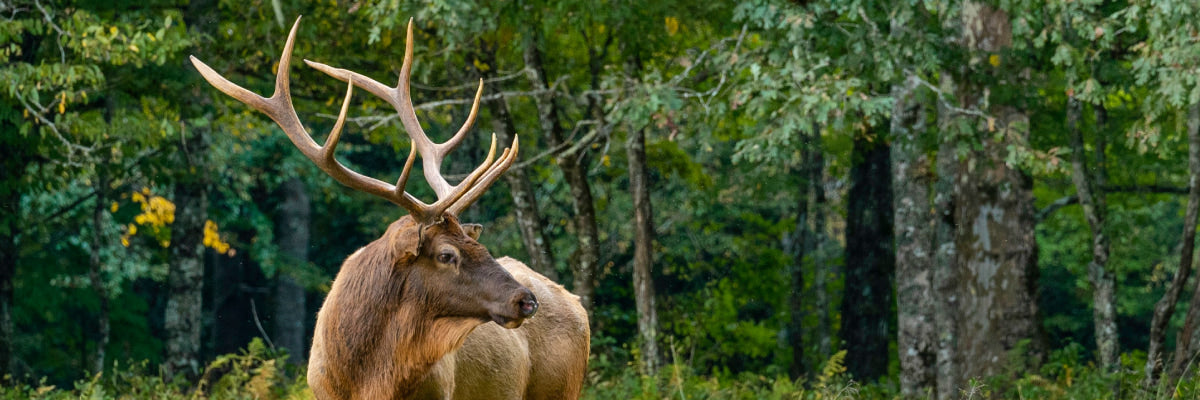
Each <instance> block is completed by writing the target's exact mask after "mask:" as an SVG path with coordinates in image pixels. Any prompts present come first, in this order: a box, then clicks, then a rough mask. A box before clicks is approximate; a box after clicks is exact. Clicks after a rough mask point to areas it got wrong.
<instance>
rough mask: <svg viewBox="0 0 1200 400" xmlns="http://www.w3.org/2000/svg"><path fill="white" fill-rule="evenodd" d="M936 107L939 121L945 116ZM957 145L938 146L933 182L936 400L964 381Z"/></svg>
mask: <svg viewBox="0 0 1200 400" xmlns="http://www.w3.org/2000/svg"><path fill="white" fill-rule="evenodd" d="M945 111H946V110H943V109H941V107H939V111H938V113H939V115H940V116H939V118H942V116H945V115H946V112H945ZM956 147H957V144H956V143H955V142H953V141H951V140H946V141H943V142H942V143H940V144H939V145H938V153H937V180H936V181H934V184H933V210H934V222H933V223H934V233H933V236H934V237H933V248H934V255H933V276H934V282H935V283H934V285H933V290H934V300H935V301H936V307H935V308H934V312H933V325H934V330H935V332H937V368H936V379H937V399H938V400H950V399H957V398H958V389H959V388H960V387H962V384H963V382H964V381H961V380H959V373H958V367H959V365H961V364H962V359H961V358H960V357H959V353H958V327H959V321H960V320H961V318H960V316H959V313H958V310H959V301H958V300H959V299H958V294H957V292H956V290H957V288H958V280H959V277H958V276H959V273H958V257H957V254H956V251H955V247H954V227H955V225H956V222H955V220H954V209H955V200H954V199H955V195H954V181H955V180H956V179H957V178H958V175H959V164H958V159H957V157H955V149H956Z"/></svg>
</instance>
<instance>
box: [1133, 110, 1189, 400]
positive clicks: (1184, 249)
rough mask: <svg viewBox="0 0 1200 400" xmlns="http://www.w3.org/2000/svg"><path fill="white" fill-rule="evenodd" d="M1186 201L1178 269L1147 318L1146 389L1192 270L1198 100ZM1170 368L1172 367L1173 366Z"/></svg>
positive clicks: (1159, 364) (1160, 362)
mask: <svg viewBox="0 0 1200 400" xmlns="http://www.w3.org/2000/svg"><path fill="white" fill-rule="evenodd" d="M1187 127H1188V128H1187V129H1188V131H1187V134H1188V174H1189V179H1188V202H1187V209H1186V211H1185V212H1184V219H1183V235H1182V239H1181V240H1180V242H1179V270H1178V271H1176V272H1175V277H1174V278H1173V279H1171V284H1170V286H1167V291H1166V293H1163V297H1162V298H1161V299H1159V300H1158V303H1155V304H1154V316H1153V319H1152V320H1151V321H1150V339H1149V340H1150V343H1149V346H1148V350H1147V351H1146V380H1145V385H1144V386H1145V388H1146V389H1147V390H1149V389H1151V388H1153V387H1154V386H1155V385H1157V384H1158V378H1159V376H1160V375H1161V374H1162V369H1163V365H1164V364H1163V362H1164V360H1163V359H1162V355H1163V354H1164V353H1166V351H1164V350H1165V349H1163V343H1165V342H1166V341H1167V323H1168V322H1170V321H1171V316H1173V315H1175V305H1176V304H1177V303H1178V302H1179V295H1180V293H1181V292H1182V291H1183V287H1184V285H1186V284H1187V280H1188V277H1190V276H1191V274H1192V264H1193V262H1194V258H1193V256H1192V255H1193V254H1194V251H1195V243H1196V218H1197V216H1198V215H1200V103H1198V104H1195V105H1192V106H1191V107H1190V109H1189V111H1188V124H1187ZM1172 369H1173V368H1172Z"/></svg>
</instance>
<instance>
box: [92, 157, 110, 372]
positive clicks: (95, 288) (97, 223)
mask: <svg viewBox="0 0 1200 400" xmlns="http://www.w3.org/2000/svg"><path fill="white" fill-rule="evenodd" d="M104 167H105V165H104V163H100V165H97V175H98V176H97V177H96V181H95V192H96V203H95V204H94V205H93V207H92V237H91V249H90V250H91V251H90V254H89V255H88V264H89V265H88V281H89V283H90V284H91V286H92V292H94V293H95V295H96V296H97V297H98V298H99V300H100V312H99V315H97V316H96V348H95V350H94V351H93V352H92V360H91V361H92V365H91V372H92V373H93V374H98V373H101V372H104V360H105V358H106V357H107V356H106V354H105V350H106V349H107V348H108V339H109V332H110V331H111V328H110V325H109V298H108V289H106V286H105V285H104V277H103V276H102V275H103V269H104V265H103V264H102V262H101V260H100V250H101V249H102V248H103V247H104V246H105V243H104V213H105V212H106V211H105V208H107V204H106V203H107V202H108V189H109V180H108V176H107V174H105V173H104V171H103V168H104Z"/></svg>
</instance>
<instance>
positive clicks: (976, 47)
mask: <svg viewBox="0 0 1200 400" xmlns="http://www.w3.org/2000/svg"><path fill="white" fill-rule="evenodd" d="M962 29H963V40H962V43H963V44H964V45H965V46H966V50H967V51H968V52H969V53H970V54H971V56H972V59H986V58H987V57H990V56H989V55H990V54H995V53H997V52H1002V51H1004V49H1006V48H1008V47H1009V46H1010V45H1011V43H1012V26H1011V21H1010V18H1009V16H1008V14H1007V13H1006V12H1005V11H1003V10H1001V9H999V8H994V7H991V6H988V5H984V4H982V3H978V2H968V3H966V4H965V5H964V6H963V13H962ZM964 68H966V69H970V68H972V66H970V65H966V66H964ZM964 76H970V75H969V74H965V73H964ZM1013 79H1018V78H1017V77H1013ZM1006 81H1007V82H1010V83H1009V84H1010V85H1011V84H1013V83H1012V81H1011V80H1006ZM987 84H991V81H989V82H988V83H987ZM988 93H989V90H987V87H986V84H985V83H983V82H971V81H967V82H965V83H964V84H963V85H962V87H961V88H960V90H959V91H958V93H957V94H958V96H957V97H958V99H959V101H960V102H961V104H960V106H961V107H963V108H966V109H978V110H980V111H982V112H985V113H987V114H988V119H987V121H979V125H980V127H979V129H978V130H977V132H978V133H977V136H976V137H977V139H974V140H975V141H976V142H977V143H978V145H977V146H978V149H977V150H974V151H972V152H970V153H969V154H967V156H966V157H967V158H966V159H965V160H963V161H962V162H961V164H960V166H959V174H958V177H957V179H955V183H954V207H955V208H954V213H955V215H954V220H955V222H957V226H956V229H955V234H954V245H955V256H956V257H957V260H956V262H955V268H957V271H956V274H955V276H954V278H955V282H954V283H955V284H956V285H957V287H955V288H954V290H953V293H951V294H950V295H951V296H954V299H956V300H958V304H957V305H958V309H957V310H956V313H957V315H956V317H957V318H958V321H957V323H958V326H957V327H956V332H955V333H956V337H955V339H956V343H955V345H956V346H955V353H956V354H954V355H953V356H952V357H953V358H954V360H955V361H956V362H959V363H960V364H959V365H958V368H957V369H956V371H955V372H956V373H957V374H958V377H957V381H958V382H959V383H964V382H966V381H967V380H968V379H971V378H976V377H985V376H991V375H995V374H998V373H1000V372H1001V371H1002V369H1003V368H1004V367H1006V366H1012V365H1013V364H1012V363H1013V360H1011V359H1010V353H1011V352H1012V351H1013V350H1014V349H1017V348H1018V346H1021V347H1022V348H1021V350H1022V352H1021V353H1020V356H1022V357H1023V358H1024V360H1025V361H1027V362H1028V363H1027V364H1026V365H1022V366H1023V367H1031V366H1034V365H1036V364H1038V363H1040V362H1041V358H1042V351H1043V349H1044V343H1042V340H1043V336H1042V332H1041V320H1040V316H1039V313H1038V301H1037V276H1038V270H1037V242H1036V240H1035V234H1034V226H1035V222H1036V220H1035V218H1034V211H1035V210H1034V207H1033V193H1032V186H1033V181H1032V179H1031V178H1030V176H1029V175H1027V174H1025V173H1024V172H1023V171H1020V170H1017V169H1014V168H1012V167H1010V166H1008V165H1007V164H1006V163H1005V159H1006V156H1007V155H1008V154H1007V148H1008V146H1009V145H1015V143H1013V142H1012V140H1011V139H1010V138H1013V137H1028V135H1029V132H1028V126H1029V119H1028V117H1026V116H1025V115H1024V114H1023V112H1022V111H1020V110H1018V109H1015V108H1012V107H1008V106H999V105H998V106H991V107H988V106H987V104H988V99H987V94H988ZM961 118H974V117H968V116H961ZM996 129H1002V130H1008V131H1009V132H1007V133H1006V134H1004V135H1001V136H1002V137H1003V138H1004V139H1002V140H1001V141H999V142H998V141H995V140H992V139H990V138H991V137H993V136H995V135H996V134H995V132H994V130H996ZM939 394H940V393H939ZM947 395H949V394H947Z"/></svg>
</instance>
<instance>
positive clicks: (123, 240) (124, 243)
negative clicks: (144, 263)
mask: <svg viewBox="0 0 1200 400" xmlns="http://www.w3.org/2000/svg"><path fill="white" fill-rule="evenodd" d="M121 245H122V246H125V247H129V238H128V237H125V236H121Z"/></svg>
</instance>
